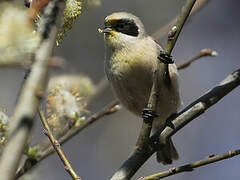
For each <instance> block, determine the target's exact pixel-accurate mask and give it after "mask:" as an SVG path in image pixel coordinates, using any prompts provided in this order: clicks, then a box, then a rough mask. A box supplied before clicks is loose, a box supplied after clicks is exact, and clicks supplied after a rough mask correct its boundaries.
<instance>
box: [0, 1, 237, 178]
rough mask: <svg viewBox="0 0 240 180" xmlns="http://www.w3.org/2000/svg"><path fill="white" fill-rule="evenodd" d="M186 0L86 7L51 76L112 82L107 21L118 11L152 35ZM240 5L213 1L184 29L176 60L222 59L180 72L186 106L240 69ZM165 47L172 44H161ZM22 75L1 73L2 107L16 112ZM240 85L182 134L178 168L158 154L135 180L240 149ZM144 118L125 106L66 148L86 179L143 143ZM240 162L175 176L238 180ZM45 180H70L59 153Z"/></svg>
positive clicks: (102, 174)
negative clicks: (107, 75)
mask: <svg viewBox="0 0 240 180" xmlns="http://www.w3.org/2000/svg"><path fill="white" fill-rule="evenodd" d="M184 2H185V1H184V0H148V1H146V0H131V1H128V0H122V1H116V0H102V5H101V6H100V7H99V8H89V9H87V10H83V14H82V16H81V17H80V18H79V19H78V21H77V23H76V24H75V26H74V27H73V29H72V30H71V32H70V33H69V34H68V36H67V37H66V38H65V39H64V41H63V44H62V46H61V47H60V48H57V49H56V54H57V55H60V56H63V57H64V58H65V59H66V60H67V63H66V67H65V69H64V70H58V71H54V72H52V73H50V74H61V73H76V72H81V73H84V74H86V75H88V76H90V77H91V78H92V79H93V81H94V82H95V83H97V82H98V81H99V80H100V79H101V78H102V77H104V69H103V61H104V43H103V37H102V35H101V34H99V33H98V32H97V28H99V27H102V26H103V20H104V17H105V16H107V15H108V14H110V13H112V12H116V11H127V12H131V13H133V14H135V15H137V16H139V18H140V19H141V20H142V21H143V23H144V25H145V28H146V30H147V32H148V33H149V34H151V33H153V32H154V31H155V30H156V29H158V28H159V27H161V26H162V25H164V24H165V23H167V22H168V21H169V20H170V19H171V18H172V17H174V16H175V15H176V14H178V13H179V12H180V10H181V7H182V5H183V4H184ZM239 7H240V1H238V0H229V1H225V0H211V1H210V3H209V4H208V5H207V6H206V7H205V8H204V9H202V10H201V11H200V12H198V13H197V14H196V15H194V16H193V17H192V18H191V19H190V21H189V22H188V23H187V24H186V26H185V27H184V29H183V31H182V33H181V34H180V37H179V40H178V42H177V44H176V47H175V48H174V51H173V56H174V59H175V61H176V62H179V61H181V60H185V59H188V58H190V57H192V56H193V55H195V54H196V53H198V52H199V51H200V50H201V49H203V48H211V49H214V50H216V51H217V52H218V53H219V55H218V57H216V58H205V59H202V60H201V61H198V62H196V63H194V64H193V65H192V66H190V67H189V68H187V69H185V70H182V71H180V88H181V95H182V99H183V103H184V105H183V107H184V106H186V105H188V104H189V103H190V102H192V101H193V100H195V99H196V98H197V97H199V96H200V95H202V94H203V93H205V92H206V91H207V90H208V89H210V88H212V87H213V86H214V85H216V84H217V83H218V82H220V81H221V80H222V79H224V78H225V77H226V76H227V75H228V74H230V73H232V72H233V71H234V70H236V69H238V68H239V67H240V61H239V54H240V47H239V42H240V21H239V17H240V12H239V10H240V8H239ZM158 41H160V42H163V43H162V44H164V42H165V41H164V40H159V39H158ZM23 75H24V72H23V71H22V70H16V69H14V70H11V69H1V70H0V82H1V86H0V103H1V106H2V107H5V108H6V109H7V110H8V114H11V113H12V112H13V108H14V105H15V102H16V96H17V93H18V90H19V87H20V85H21V82H22V79H23ZM111 99H113V94H112V93H111V91H110V90H109V91H107V92H106V93H105V94H104V95H103V96H102V97H101V98H98V99H97V101H96V103H95V104H94V105H93V106H92V107H91V110H92V111H93V112H96V111H98V110H99V109H100V108H101V107H102V106H103V105H105V104H107V103H108V102H110V101H111ZM239 99H240V93H239V88H237V89H235V90H234V91H233V92H232V93H231V94H229V95H227V97H225V98H224V99H223V100H221V101H220V102H219V103H218V104H217V105H215V106H213V107H212V108H210V109H209V110H208V111H207V112H206V113H205V114H203V115H202V116H201V117H199V118H197V119H196V120H194V121H193V122H192V123H190V124H189V125H187V126H186V127H185V128H183V129H182V130H181V131H179V132H178V133H177V134H176V135H175V136H174V137H173V141H174V143H175V144H176V147H177V150H178V152H179V155H180V159H179V160H178V161H175V162H174V163H173V165H171V166H163V165H161V164H158V163H157V162H156V160H155V156H153V157H152V158H151V159H149V160H148V161H147V163H145V164H144V166H143V167H142V168H141V169H140V170H139V171H138V173H137V174H136V175H135V178H137V177H141V176H145V175H149V174H153V173H156V172H159V171H162V170H165V169H168V168H170V167H173V166H177V165H181V164H183V163H188V162H192V161H196V160H200V159H202V158H204V157H206V156H208V155H210V154H219V153H224V152H227V151H228V150H233V149H237V148H239V147H240V143H239V136H240V132H239V125H240V118H239V117H240V111H239V107H240V101H239ZM140 127H141V120H140V119H139V118H137V117H135V116H134V115H132V114H131V113H129V112H127V111H126V110H125V109H122V110H121V111H119V112H117V113H116V114H114V115H112V116H108V117H105V118H103V119H102V120H100V121H98V122H97V123H95V124H93V125H91V126H90V127H89V128H87V129H85V130H84V131H82V132H81V133H80V134H79V135H77V136H76V137H74V138H73V139H72V140H71V141H69V142H68V143H66V144H65V145H64V146H63V149H64V151H65V152H66V154H67V156H68V157H69V160H70V161H71V162H72V165H73V167H74V168H75V169H76V170H77V172H78V173H79V174H80V176H81V177H82V179H83V180H94V179H98V180H104V179H109V178H110V177H111V175H112V174H113V173H114V172H115V171H116V169H118V168H119V167H120V165H121V164H122V162H123V161H124V160H126V158H127V157H128V155H129V154H130V152H131V151H132V149H133V146H134V144H135V142H136V139H137V136H138V132H139V128H140ZM41 131H42V125H41V123H40V122H37V124H36V126H35V130H34V134H35V135H34V136H33V137H32V139H33V141H34V142H36V141H37V140H36V139H40V138H41V137H44V136H43V135H42V133H41ZM239 164H240V158H239V157H235V158H233V159H230V160H226V161H222V162H219V163H215V164H212V165H209V166H206V167H202V168H198V169H196V170H195V171H193V172H190V173H182V174H179V175H176V176H172V177H169V178H168V179H169V180H183V179H184V180H190V179H194V180H200V179H201V180H202V179H205V180H212V179H218V180H221V179H222V180H225V179H238V178H240V174H239ZM36 170H37V172H38V173H39V177H41V178H39V179H48V180H50V179H52V180H53V179H57V180H66V179H70V177H69V175H68V174H67V173H66V172H65V171H64V170H63V166H62V164H61V162H60V160H59V158H58V157H57V156H56V155H53V156H51V157H49V158H48V159H47V160H44V161H43V162H41V163H40V164H39V166H38V167H37V169H36Z"/></svg>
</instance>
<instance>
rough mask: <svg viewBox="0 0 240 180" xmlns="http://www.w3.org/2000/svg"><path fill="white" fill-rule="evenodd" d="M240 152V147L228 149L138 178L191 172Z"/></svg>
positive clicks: (155, 178) (149, 179)
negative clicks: (224, 151)
mask: <svg viewBox="0 0 240 180" xmlns="http://www.w3.org/2000/svg"><path fill="white" fill-rule="evenodd" d="M239 154H240V149H237V150H234V151H228V152H226V153H224V154H220V155H216V156H215V155H210V156H208V157H207V158H204V159H202V160H200V161H196V162H193V163H190V164H185V165H183V166H179V167H174V168H170V169H169V170H166V171H162V172H160V173H157V174H154V175H150V176H147V177H142V178H139V179H138V180H157V179H162V178H165V177H168V176H172V175H175V174H179V173H181V172H191V171H193V170H194V169H195V168H198V167H201V166H206V165H208V164H212V163H215V162H218V161H222V160H225V159H229V158H232V157H234V156H237V155H239Z"/></svg>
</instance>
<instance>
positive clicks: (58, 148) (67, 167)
mask: <svg viewBox="0 0 240 180" xmlns="http://www.w3.org/2000/svg"><path fill="white" fill-rule="evenodd" d="M39 114H40V118H41V121H42V124H43V126H44V134H45V135H46V136H47V137H48V138H49V140H50V142H51V143H52V146H53V147H54V149H55V151H56V152H57V154H58V156H59V158H60V159H61V161H62V163H63V164H64V169H65V170H66V171H67V172H68V173H69V175H70V176H71V177H72V179H74V180H81V178H80V177H79V176H78V175H77V173H76V172H75V171H74V169H73V168H72V165H71V163H70V161H69V160H68V159H67V156H66V155H65V153H64V152H63V150H62V149H61V145H60V143H59V142H58V141H57V140H56V139H55V138H54V136H53V134H52V132H51V129H50V127H49V126H48V122H47V119H46V118H45V116H44V112H43V109H42V107H41V108H39Z"/></svg>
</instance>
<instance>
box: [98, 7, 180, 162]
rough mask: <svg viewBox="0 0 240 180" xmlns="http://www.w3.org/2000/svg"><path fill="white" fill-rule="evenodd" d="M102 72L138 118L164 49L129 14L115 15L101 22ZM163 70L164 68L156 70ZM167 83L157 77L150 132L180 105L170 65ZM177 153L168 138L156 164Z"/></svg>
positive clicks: (158, 152) (175, 81)
mask: <svg viewBox="0 0 240 180" xmlns="http://www.w3.org/2000/svg"><path fill="white" fill-rule="evenodd" d="M99 32H101V33H103V34H104V42H105V61H104V67H105V73H106V75H107V78H108V80H109V82H110V84H111V86H112V89H113V91H114V92H115V94H116V96H117V98H118V99H119V101H120V102H121V104H122V105H123V106H124V107H125V108H126V109H127V110H129V111H130V112H132V113H133V114H135V115H137V116H141V114H142V110H143V109H144V108H145V107H146V105H147V103H148V100H149V96H150V92H151V88H152V84H153V78H154V71H155V69H156V67H157V63H158V62H157V61H158V56H159V54H160V52H162V51H163V48H162V47H161V46H160V45H159V44H158V43H156V41H155V40H154V39H153V38H152V37H151V36H149V35H148V34H147V33H146V31H145V28H144V25H143V23H142V22H141V20H140V19H139V18H138V17H137V16H135V15H133V14H131V13H128V12H114V13H112V14H110V15H108V16H107V17H106V18H105V20H104V28H103V29H100V30H99ZM159 71H163V69H159ZM169 78H170V84H166V83H165V82H163V80H162V79H163V78H159V79H161V80H159V82H157V83H158V85H159V86H161V91H160V92H159V96H158V98H157V101H158V106H157V110H156V113H157V115H158V117H157V118H155V119H154V121H153V132H155V131H157V130H158V129H159V128H160V127H162V126H163V125H164V124H165V123H166V119H167V118H168V117H169V116H170V115H172V114H174V113H176V112H177V110H178V108H179V106H180V105H181V97H180V92H179V82H178V81H179V75H178V71H177V67H176V65H175V64H174V63H173V64H169ZM177 159H178V153H177V150H176V148H175V147H174V145H173V142H172V140H171V139H169V140H168V141H167V143H166V146H165V148H162V149H159V150H158V151H157V161H158V162H159V163H163V164H171V163H172V160H177Z"/></svg>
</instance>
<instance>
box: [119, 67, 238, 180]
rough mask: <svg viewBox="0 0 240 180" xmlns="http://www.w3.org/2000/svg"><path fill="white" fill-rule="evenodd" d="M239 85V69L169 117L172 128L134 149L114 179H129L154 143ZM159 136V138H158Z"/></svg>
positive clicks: (148, 154) (150, 150)
mask: <svg viewBox="0 0 240 180" xmlns="http://www.w3.org/2000/svg"><path fill="white" fill-rule="evenodd" d="M239 85H240V69H238V70H237V71H235V72H233V73H232V74H230V75H229V76H227V77H226V78H225V79H224V80H223V81H222V82H220V83H219V84H218V85H217V86H216V87H214V88H213V89H211V90H209V91H208V92H207V93H206V94H204V95H203V96H201V97H200V98H199V99H197V100H196V101H194V102H193V103H192V104H190V105H189V106H187V107H186V108H185V109H184V110H182V111H181V112H180V113H178V114H177V115H176V117H175V118H172V119H169V120H171V121H172V123H173V125H174V129H172V128H170V127H165V129H164V130H163V131H161V130H159V131H157V132H156V133H155V134H154V135H152V137H151V138H150V143H149V146H148V148H147V149H142V150H139V151H134V152H133V153H132V154H131V155H130V157H129V158H128V160H127V161H126V162H125V163H124V164H123V165H122V167H121V168H120V169H119V170H118V177H115V178H116V179H117V178H118V179H130V178H131V177H132V176H133V175H134V174H135V173H136V171H137V170H138V169H139V168H140V167H141V166H142V165H143V164H144V163H145V162H146V161H147V160H148V158H150V157H151V156H152V155H153V153H155V152H156V150H157V149H156V144H159V143H160V144H164V143H165V142H166V139H167V138H170V137H171V136H173V135H174V134H175V133H176V132H178V131H179V130H180V129H182V128H183V127H184V126H186V125H187V124H188V123H189V122H191V121H192V120H193V119H196V118H197V117H198V116H200V115H201V114H203V113H204V112H205V111H206V110H207V109H208V108H210V107H211V106H213V105H214V104H216V103H217V102H218V101H219V100H221V99H222V98H223V97H224V96H225V95H227V94H228V93H230V92H231V91H232V90H233V89H234V88H236V87H237V86H239ZM159 136H160V138H159Z"/></svg>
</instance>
